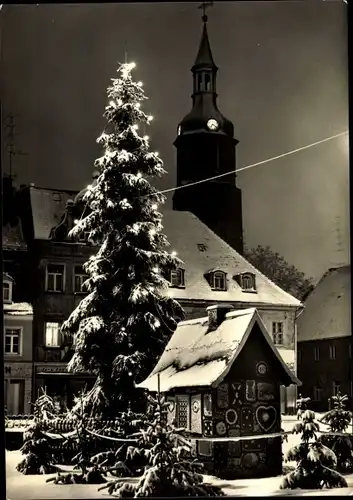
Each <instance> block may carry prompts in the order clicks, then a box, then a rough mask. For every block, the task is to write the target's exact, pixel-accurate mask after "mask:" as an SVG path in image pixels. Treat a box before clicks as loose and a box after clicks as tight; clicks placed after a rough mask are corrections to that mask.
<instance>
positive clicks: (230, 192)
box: [173, 14, 243, 253]
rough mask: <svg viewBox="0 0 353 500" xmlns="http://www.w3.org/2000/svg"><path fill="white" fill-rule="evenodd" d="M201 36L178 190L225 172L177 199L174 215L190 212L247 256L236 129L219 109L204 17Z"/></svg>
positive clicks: (179, 141)
mask: <svg viewBox="0 0 353 500" xmlns="http://www.w3.org/2000/svg"><path fill="white" fill-rule="evenodd" d="M202 20H203V33H202V37H201V43H200V47H199V51H198V54H197V57H196V61H195V63H194V65H193V67H192V69H191V71H192V74H193V94H192V109H191V111H190V113H189V114H188V115H186V116H185V118H184V119H183V120H182V121H181V122H180V123H179V124H178V127H177V138H176V140H175V142H174V145H175V147H176V149H177V186H183V185H186V184H189V183H192V182H196V181H202V180H204V179H206V178H209V177H215V176H217V175H221V174H223V173H226V172H234V173H233V174H230V175H226V176H221V177H219V178H216V179H214V180H212V181H207V182H202V183H199V184H197V185H195V186H191V187H187V188H185V189H177V190H176V191H175V193H174V196H173V208H174V210H187V211H190V212H192V213H193V214H194V215H196V216H197V217H198V218H199V219H200V220H201V221H202V222H203V223H204V224H206V225H207V226H208V227H209V228H210V229H211V230H212V231H214V232H215V233H216V234H217V235H218V236H220V237H221V238H222V239H223V240H225V241H226V242H227V243H228V244H229V245H231V246H232V247H233V248H234V249H235V250H237V251H238V252H239V253H243V228H242V204H241V190H240V189H239V188H238V187H237V186H236V174H235V169H236V167H235V147H236V145H237V143H238V141H237V140H236V139H235V138H234V127H233V124H232V122H231V121H229V120H228V119H227V118H225V117H224V116H223V115H222V114H221V112H220V111H219V109H218V107H217V94H216V76H217V71H218V68H217V66H216V65H215V63H214V61H213V57H212V52H211V47H210V43H209V39H208V34H207V16H206V15H205V14H204V15H203V17H202Z"/></svg>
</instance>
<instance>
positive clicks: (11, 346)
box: [5, 328, 21, 354]
mask: <svg viewBox="0 0 353 500" xmlns="http://www.w3.org/2000/svg"><path fill="white" fill-rule="evenodd" d="M5 354H21V328H6V329H5Z"/></svg>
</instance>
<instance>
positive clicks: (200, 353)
mask: <svg viewBox="0 0 353 500" xmlns="http://www.w3.org/2000/svg"><path fill="white" fill-rule="evenodd" d="M255 323H257V324H258V325H259V327H260V331H261V332H262V335H263V336H264V338H265V340H266V341H267V343H268V345H269V346H270V348H271V350H272V352H273V354H274V355H275V357H276V358H277V359H278V361H279V363H280V365H281V367H282V370H283V372H284V379H286V380H287V385H289V384H291V383H292V384H297V385H301V382H300V381H299V380H298V379H297V378H296V376H295V375H294V373H292V372H291V371H290V369H289V368H288V367H287V365H286V363H285V362H284V361H283V359H282V357H281V355H280V354H279V352H278V350H277V349H276V347H275V346H274V344H273V342H272V340H271V338H270V335H269V334H268V332H267V330H266V327H265V325H264V323H263V321H262V319H261V317H260V315H259V313H258V312H257V310H256V309H254V308H251V309H243V310H238V311H231V312H229V313H227V314H226V316H225V319H224V320H223V321H222V323H221V324H220V325H219V327H218V328H217V329H216V330H215V331H211V332H209V330H208V318H207V317H206V318H200V319H196V320H190V321H182V322H180V323H179V324H178V327H177V329H176V330H175V332H174V334H173V335H172V338H171V339H170V341H169V343H168V344H167V346H166V348H165V350H164V352H163V354H162V356H161V358H160V360H159V361H158V363H157V365H156V367H155V368H154V370H153V371H152V373H151V374H150V375H149V376H148V377H147V379H146V380H144V381H143V382H142V383H141V384H139V385H138V387H141V388H144V389H148V390H149V391H151V392H156V391H157V390H158V375H159V376H160V390H161V392H167V391H170V390H171V389H176V388H178V387H194V386H195V385H196V386H198V387H210V386H213V387H216V386H217V385H218V384H220V383H221V382H222V380H223V379H224V378H225V376H226V375H227V373H228V372H229V370H230V368H231V367H232V365H233V363H234V362H235V360H236V359H237V357H238V356H239V354H240V353H241V351H242V349H243V347H244V346H245V344H246V342H247V340H248V338H249V335H250V333H251V331H252V329H253V326H254V324H255Z"/></svg>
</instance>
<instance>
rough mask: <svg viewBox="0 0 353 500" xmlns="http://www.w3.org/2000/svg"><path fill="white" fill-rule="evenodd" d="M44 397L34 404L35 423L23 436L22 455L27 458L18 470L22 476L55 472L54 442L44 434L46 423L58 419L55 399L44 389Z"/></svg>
mask: <svg viewBox="0 0 353 500" xmlns="http://www.w3.org/2000/svg"><path fill="white" fill-rule="evenodd" d="M42 393H43V394H42V395H41V396H39V397H38V398H37V400H36V402H35V403H34V412H33V413H34V423H33V424H32V425H31V426H30V427H28V429H26V431H25V432H24V435H23V440H24V444H23V446H22V448H21V450H20V451H21V453H22V454H23V455H26V456H25V458H24V459H23V460H22V461H21V462H20V463H19V464H18V465H17V467H16V469H17V470H18V471H19V472H22V474H47V473H49V472H55V470H56V468H55V467H54V466H53V465H54V464H55V463H57V459H56V457H55V455H54V454H53V440H51V439H50V438H49V437H48V436H46V435H45V434H44V433H43V427H44V426H45V424H46V422H48V421H49V420H53V419H55V418H56V410H55V406H54V401H53V399H52V398H51V397H50V396H48V395H47V393H46V391H45V390H44V389H42Z"/></svg>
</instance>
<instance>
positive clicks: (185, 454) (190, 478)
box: [99, 395, 223, 497]
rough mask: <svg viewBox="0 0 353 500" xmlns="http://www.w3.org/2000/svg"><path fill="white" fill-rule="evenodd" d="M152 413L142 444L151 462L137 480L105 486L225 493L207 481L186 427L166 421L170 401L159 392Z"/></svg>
mask: <svg viewBox="0 0 353 500" xmlns="http://www.w3.org/2000/svg"><path fill="white" fill-rule="evenodd" d="M149 401H150V404H151V409H152V411H151V415H150V420H149V425H148V427H147V429H146V430H141V432H140V433H139V437H140V438H141V440H140V442H139V444H140V446H141V447H142V448H143V449H144V450H145V456H146V457H147V459H148V465H147V466H146V467H145V471H144V473H143V474H142V477H141V478H140V480H139V482H138V483H137V484H130V483H127V482H122V481H117V480H115V481H110V482H108V483H107V484H106V485H104V486H103V487H101V488H99V490H101V489H105V488H107V489H108V492H109V493H110V494H114V495H118V496H119V497H178V496H183V497H184V496H185V497H188V496H223V492H222V490H221V489H220V488H219V487H217V486H213V485H210V484H207V483H204V482H203V476H202V475H201V470H202V464H200V463H197V461H196V460H194V459H193V458H192V456H191V445H190V443H189V441H188V440H187V439H186V438H185V430H184V429H177V428H175V427H174V426H172V425H169V424H167V423H166V421H165V418H164V416H165V414H166V413H167V406H168V403H166V402H165V399H164V398H163V397H161V396H160V395H158V397H157V399H154V398H152V397H149Z"/></svg>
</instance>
